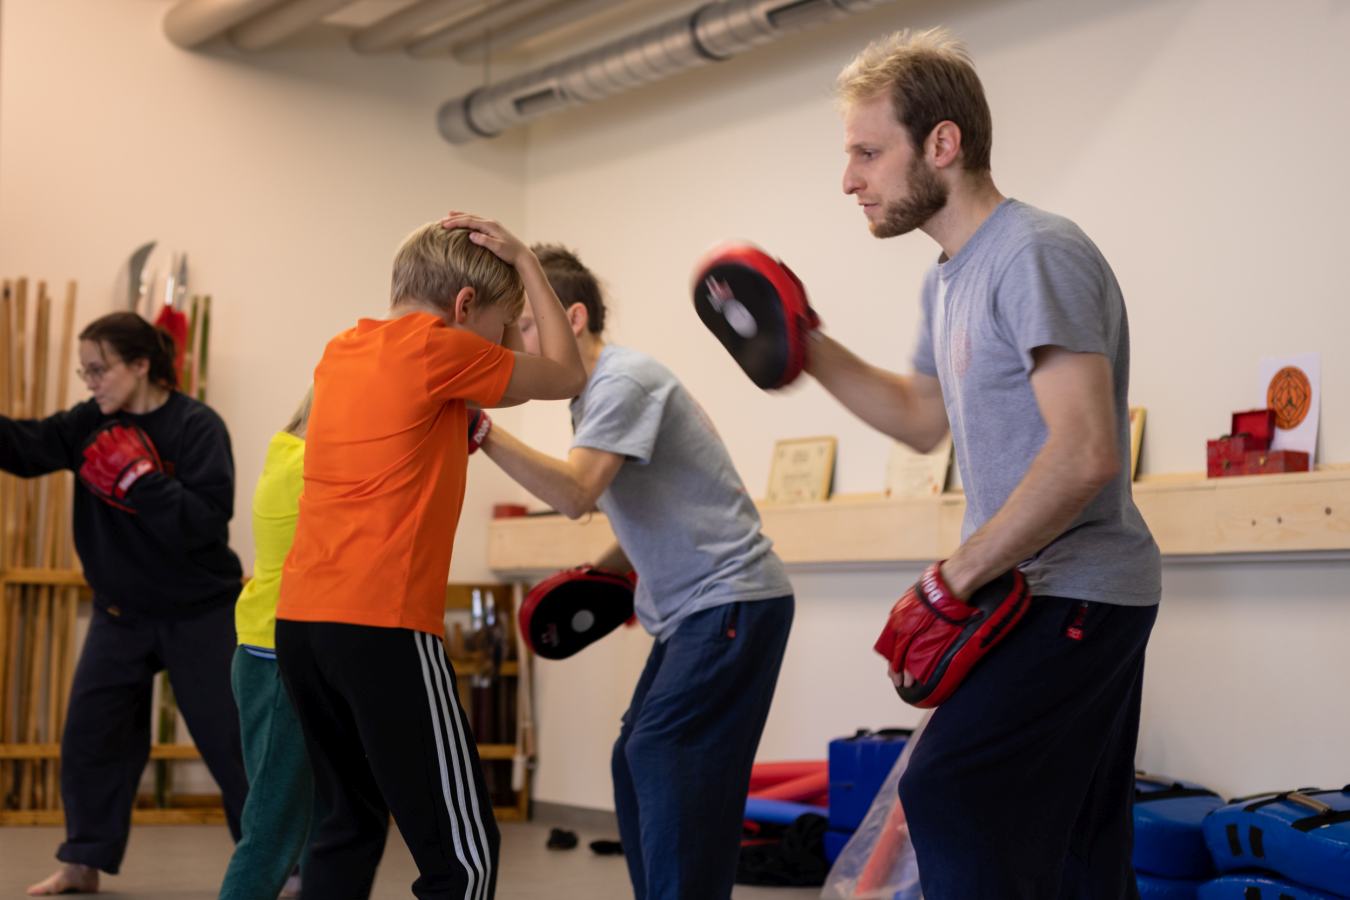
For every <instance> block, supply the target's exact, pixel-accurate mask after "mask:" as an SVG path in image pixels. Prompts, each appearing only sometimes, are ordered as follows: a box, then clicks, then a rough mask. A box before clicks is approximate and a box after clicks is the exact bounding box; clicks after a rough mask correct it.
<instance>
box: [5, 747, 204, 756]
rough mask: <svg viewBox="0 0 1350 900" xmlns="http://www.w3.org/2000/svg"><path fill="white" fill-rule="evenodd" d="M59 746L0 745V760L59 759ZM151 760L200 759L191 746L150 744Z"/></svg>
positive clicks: (195, 749)
mask: <svg viewBox="0 0 1350 900" xmlns="http://www.w3.org/2000/svg"><path fill="white" fill-rule="evenodd" d="M60 758H61V745H60V744H0V759H60ZM150 758H151V759H201V758H202V756H201V754H200V753H199V752H197V748H196V747H195V746H193V745H192V744H151V745H150Z"/></svg>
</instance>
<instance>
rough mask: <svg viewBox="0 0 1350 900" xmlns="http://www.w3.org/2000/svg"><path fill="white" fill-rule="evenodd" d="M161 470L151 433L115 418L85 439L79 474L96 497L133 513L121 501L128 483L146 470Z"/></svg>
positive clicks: (126, 492) (138, 478)
mask: <svg viewBox="0 0 1350 900" xmlns="http://www.w3.org/2000/svg"><path fill="white" fill-rule="evenodd" d="M162 471H164V465H163V463H161V462H160V459H159V452H158V451H156V450H155V445H154V443H152V442H151V440H150V436H149V435H148V434H146V433H145V432H144V431H142V430H141V429H140V428H138V427H137V426H135V425H128V424H126V423H123V422H118V421H115V420H114V421H110V422H108V423H106V424H104V425H103V427H101V428H99V429H98V430H97V431H95V432H94V433H93V434H91V435H90V436H89V440H87V441H85V444H84V463H83V464H81V465H80V472H79V475H80V481H81V482H83V483H84V486H85V487H86V488H88V489H89V491H90V493H92V494H93V495H94V496H95V497H98V498H99V499H100V500H102V501H103V502H104V503H109V504H111V505H113V506H116V507H117V508H118V509H124V510H126V511H127V512H133V513H134V512H135V511H136V510H134V509H132V508H131V507H130V506H128V505H127V504H126V503H125V502H124V501H125V500H126V496H127V494H128V493H130V491H131V486H132V485H134V484H135V483H136V482H137V481H139V480H140V478H141V476H143V475H145V474H146V473H148V472H162Z"/></svg>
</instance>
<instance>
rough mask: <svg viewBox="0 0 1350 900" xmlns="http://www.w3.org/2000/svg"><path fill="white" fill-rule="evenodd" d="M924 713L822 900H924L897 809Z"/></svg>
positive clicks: (847, 847) (846, 848) (828, 880)
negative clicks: (902, 784)
mask: <svg viewBox="0 0 1350 900" xmlns="http://www.w3.org/2000/svg"><path fill="white" fill-rule="evenodd" d="M931 715H932V713H926V714H925V715H924V717H923V719H922V721H920V722H919V726H918V728H916V729H914V736H913V737H911V738H910V739H909V742H908V743H907V744H905V749H904V750H903V751H902V752H901V753H900V758H899V759H897V760H896V761H895V765H894V766H892V767H891V773H890V774H889V775H887V776H886V780H885V781H884V782H883V783H882V785H881V789H880V790H878V791H877V796H876V799H875V800H873V801H872V805H871V807H869V808H868V810H867V815H866V816H865V817H864V818H863V821H862V824H861V825H859V826H858V830H857V831H855V832H854V833H853V837H851V838H849V842H848V843H847V844H845V845H844V849H843V851H842V852H840V854H839V858H838V859H836V860H835V861H834V866H833V867H831V869H830V874H829V875H828V876H827V877H826V879H825V887H824V888H822V889H821V892H820V896H821V897H822V898H823V900H923V893H922V891H921V890H920V889H919V864H918V861H917V860H916V859H915V857H914V847H913V845H912V844H910V842H909V827H908V826H907V825H906V824H905V814H904V810H903V809H901V807H900V796H899V792H898V791H899V785H900V776H901V775H903V774H904V772H905V767H906V766H908V765H909V757H910V755H911V754H912V753H913V751H914V746H915V744H917V743H918V742H919V738H920V737H921V736H922V735H923V730H924V728H926V727H927V725H928V717H929V716H931Z"/></svg>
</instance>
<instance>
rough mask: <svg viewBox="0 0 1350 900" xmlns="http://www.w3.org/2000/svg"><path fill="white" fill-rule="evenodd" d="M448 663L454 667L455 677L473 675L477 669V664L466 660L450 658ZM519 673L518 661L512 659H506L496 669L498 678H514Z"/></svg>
mask: <svg viewBox="0 0 1350 900" xmlns="http://www.w3.org/2000/svg"><path fill="white" fill-rule="evenodd" d="M450 663H451V665H452V666H453V667H454V670H455V677H457V678H458V677H461V676H468V675H473V674H475V673H476V672H477V671H478V665H477V664H476V663H472V662H468V661H467V660H463V659H452V660H450ZM519 674H520V663H518V662H516V661H515V660H514V659H508V660H507V661H506V662H504V663H502V664H501V668H499V669H498V670H497V677H499V678H515V677H516V676H517V675H519Z"/></svg>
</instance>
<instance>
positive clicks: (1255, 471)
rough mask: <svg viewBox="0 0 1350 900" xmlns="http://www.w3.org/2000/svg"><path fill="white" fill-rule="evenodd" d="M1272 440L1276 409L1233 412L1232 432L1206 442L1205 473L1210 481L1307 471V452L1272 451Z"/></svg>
mask: <svg viewBox="0 0 1350 900" xmlns="http://www.w3.org/2000/svg"><path fill="white" fill-rule="evenodd" d="M1274 438H1275V410H1273V409H1249V410H1246V411H1244V412H1235V413H1233V425H1232V432H1231V433H1229V434H1227V435H1225V436H1223V437H1221V438H1218V439H1217V440H1212V441H1209V443H1208V446H1207V452H1206V460H1205V463H1206V464H1205V474H1206V475H1208V476H1209V477H1210V478H1223V477H1225V476H1229V475H1268V474H1273V473H1278V472H1306V471H1308V469H1309V462H1310V460H1309V459H1308V454H1307V453H1304V452H1303V451H1301V450H1271V449H1270V442H1271V441H1272V440H1274Z"/></svg>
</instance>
